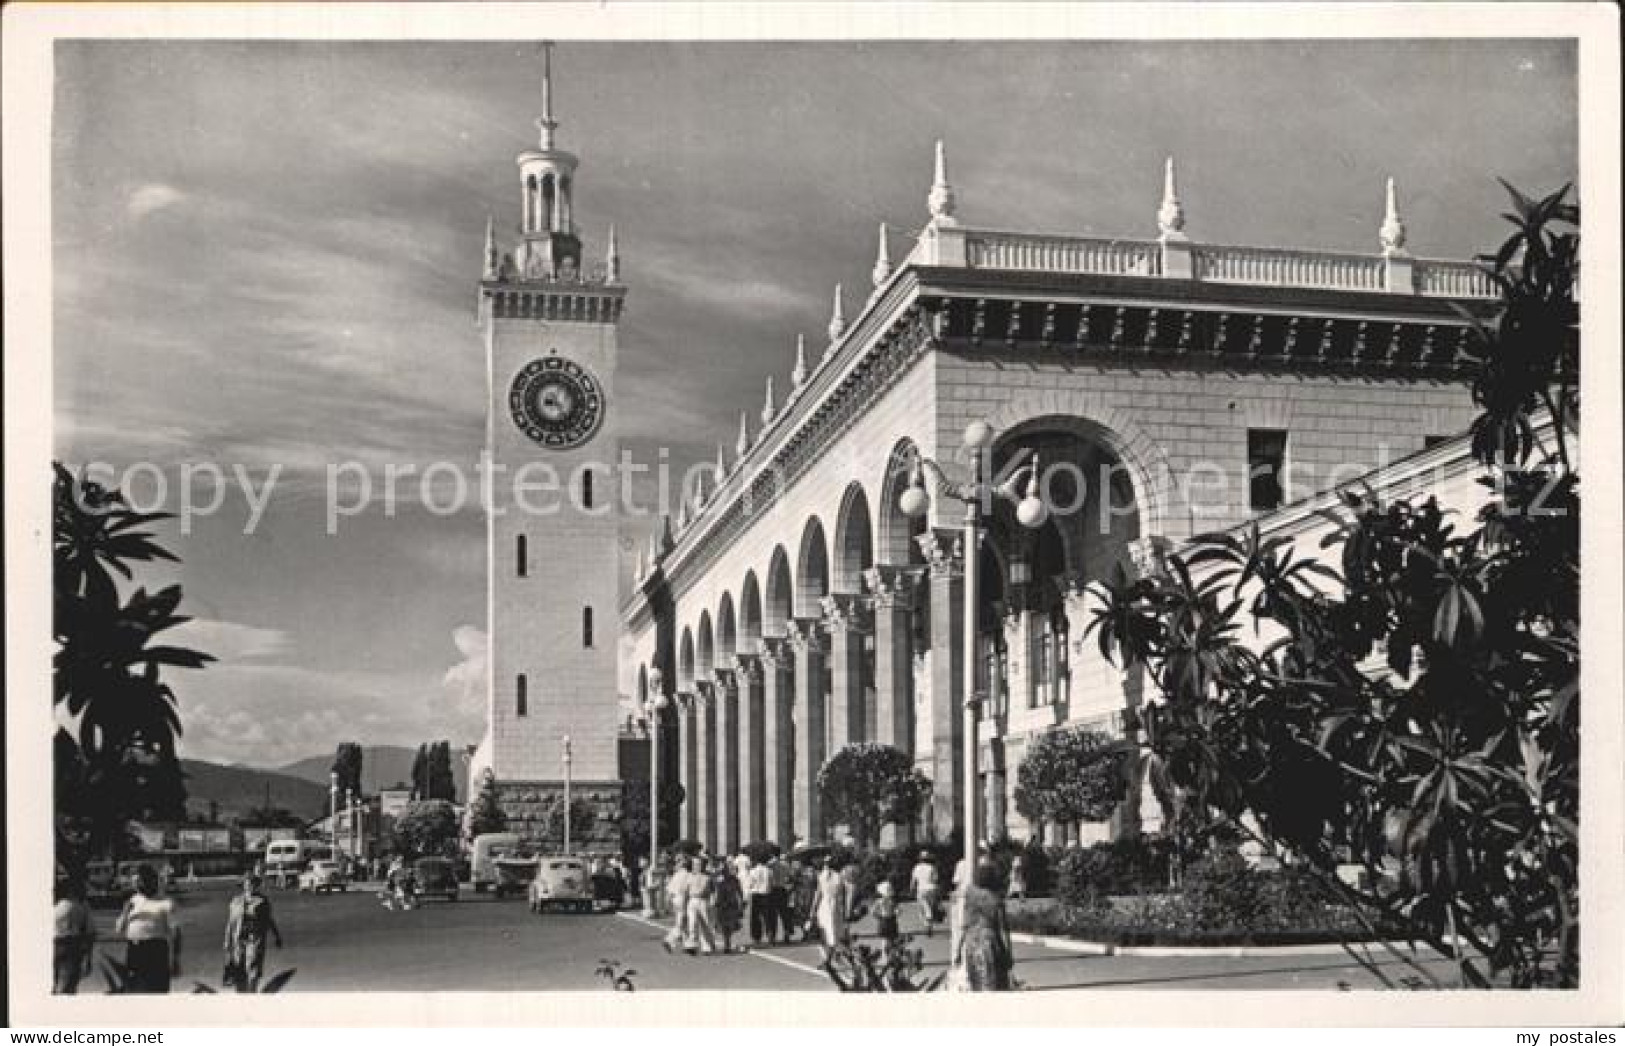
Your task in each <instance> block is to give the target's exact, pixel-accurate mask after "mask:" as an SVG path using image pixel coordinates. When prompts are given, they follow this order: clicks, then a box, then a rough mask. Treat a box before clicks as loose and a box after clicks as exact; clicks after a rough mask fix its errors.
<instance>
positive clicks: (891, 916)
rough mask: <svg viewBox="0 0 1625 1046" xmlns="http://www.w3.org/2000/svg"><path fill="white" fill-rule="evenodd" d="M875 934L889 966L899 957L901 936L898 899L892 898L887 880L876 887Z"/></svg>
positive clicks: (890, 886) (883, 880) (890, 887)
mask: <svg viewBox="0 0 1625 1046" xmlns="http://www.w3.org/2000/svg"><path fill="white" fill-rule="evenodd" d="M872 910H873V912H874V916H875V934H876V935H877V936H878V937H879V938H880V946H881V954H882V957H883V958H884V959H885V962H886V964H887V965H888V966H889V965H891V963H892V962H893V961H894V960H895V959H896V957H897V942H898V940H899V939H900V938H901V934H900V933H899V932H898V928H897V899H896V898H895V897H893V896H892V885H891V883H890V881H888V880H886V879H882V880H880V884H879V885H878V886H876V887H875V905H874V908H873V909H872Z"/></svg>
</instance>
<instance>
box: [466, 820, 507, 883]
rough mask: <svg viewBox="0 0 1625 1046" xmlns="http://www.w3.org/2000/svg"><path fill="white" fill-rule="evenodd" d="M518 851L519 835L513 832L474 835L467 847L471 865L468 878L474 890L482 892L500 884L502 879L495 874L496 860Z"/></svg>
mask: <svg viewBox="0 0 1625 1046" xmlns="http://www.w3.org/2000/svg"><path fill="white" fill-rule="evenodd" d="M518 853H519V836H518V835H517V834H515V833H513V832H487V833H485V834H483V835H476V836H475V837H474V842H473V844H472V845H471V846H470V847H469V863H470V864H471V865H472V874H471V876H470V880H471V881H472V882H473V884H474V892H475V893H484V892H485V891H486V890H489V889H491V888H492V887H493V886H500V885H501V884H502V880H501V878H500V877H499V876H498V874H497V868H496V862H497V861H498V860H499V859H501V858H503V857H513V856H516V855H517V854H518Z"/></svg>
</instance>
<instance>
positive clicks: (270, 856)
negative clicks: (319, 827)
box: [265, 839, 333, 888]
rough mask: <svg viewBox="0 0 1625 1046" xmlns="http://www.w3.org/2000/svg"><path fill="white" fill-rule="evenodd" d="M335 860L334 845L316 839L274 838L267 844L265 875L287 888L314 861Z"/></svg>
mask: <svg viewBox="0 0 1625 1046" xmlns="http://www.w3.org/2000/svg"><path fill="white" fill-rule="evenodd" d="M331 860H333V847H332V846H330V845H328V844H327V843H323V842H318V841H316V840H314V839H273V840H272V841H271V842H269V843H267V844H266V846H265V876H266V878H268V879H274V880H276V884H277V885H278V886H279V887H283V888H287V887H288V886H290V885H292V884H293V883H295V882H297V881H298V879H299V873H300V872H303V871H304V870H305V869H306V868H308V867H310V862H312V861H331Z"/></svg>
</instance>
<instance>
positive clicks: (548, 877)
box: [530, 857, 593, 914]
mask: <svg viewBox="0 0 1625 1046" xmlns="http://www.w3.org/2000/svg"><path fill="white" fill-rule="evenodd" d="M549 906H558V907H563V908H567V909H571V910H574V911H581V912H589V911H592V906H593V892H592V877H591V876H590V875H588V874H587V862H586V861H583V860H581V859H580V858H578V857H543V858H542V859H541V863H540V866H539V867H538V868H537V869H536V878H534V879H532V880H531V883H530V910H531V911H533V912H536V913H537V914H541V912H542V911H544V910H545V909H546V908H548V907H549Z"/></svg>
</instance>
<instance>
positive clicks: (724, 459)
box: [717, 442, 728, 487]
mask: <svg viewBox="0 0 1625 1046" xmlns="http://www.w3.org/2000/svg"><path fill="white" fill-rule="evenodd" d="M727 475H728V454H727V451H725V450H723V449H722V444H721V443H720V442H719V443H718V444H717V486H718V487H721V486H722V480H723V478H724V477H725V476H727Z"/></svg>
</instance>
